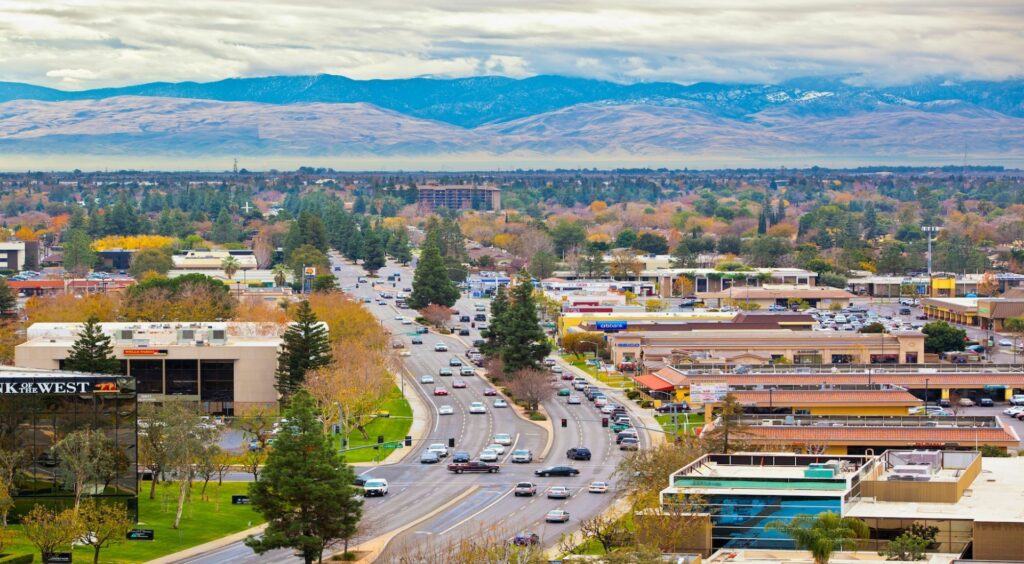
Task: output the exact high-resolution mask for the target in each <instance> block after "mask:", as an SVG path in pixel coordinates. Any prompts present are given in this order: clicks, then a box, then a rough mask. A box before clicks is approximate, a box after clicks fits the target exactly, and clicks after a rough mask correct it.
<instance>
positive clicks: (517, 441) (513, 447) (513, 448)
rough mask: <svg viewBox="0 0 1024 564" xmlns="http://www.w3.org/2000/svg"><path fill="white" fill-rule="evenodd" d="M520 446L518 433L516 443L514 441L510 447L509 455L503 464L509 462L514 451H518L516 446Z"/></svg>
mask: <svg viewBox="0 0 1024 564" xmlns="http://www.w3.org/2000/svg"><path fill="white" fill-rule="evenodd" d="M518 444H519V433H516V439H515V440H514V441H512V445H511V446H509V447H508V454H506V455H505V458H503V459H502V460H501V463H502V464H505V463H507V462H508V459H509V457H511V456H512V451H514V450H515V449H516V445H518Z"/></svg>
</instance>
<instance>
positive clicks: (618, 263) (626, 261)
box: [608, 250, 644, 278]
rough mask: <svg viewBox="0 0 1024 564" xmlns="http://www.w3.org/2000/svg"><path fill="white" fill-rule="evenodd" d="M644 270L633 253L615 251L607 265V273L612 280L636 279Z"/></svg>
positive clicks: (641, 263)
mask: <svg viewBox="0 0 1024 564" xmlns="http://www.w3.org/2000/svg"><path fill="white" fill-rule="evenodd" d="M643 270H644V263H643V261H641V260H640V259H638V258H637V257H636V254H635V253H634V252H633V251H623V250H620V251H615V252H614V253H612V260H611V262H610V263H609V264H608V273H609V274H611V276H612V277H613V278H629V277H633V278H638V277H639V276H640V273H641V272H643Z"/></svg>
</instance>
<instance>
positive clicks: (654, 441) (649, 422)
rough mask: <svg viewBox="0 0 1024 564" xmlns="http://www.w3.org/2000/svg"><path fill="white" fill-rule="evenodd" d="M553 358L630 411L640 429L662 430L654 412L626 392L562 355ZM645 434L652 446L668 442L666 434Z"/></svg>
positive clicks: (648, 432)
mask: <svg viewBox="0 0 1024 564" xmlns="http://www.w3.org/2000/svg"><path fill="white" fill-rule="evenodd" d="M552 356H553V357H554V359H555V362H557V363H558V365H559V366H561V367H562V370H568V371H569V372H571V373H572V374H573V375H575V376H581V377H583V378H585V379H586V380H587V382H589V383H590V384H591V385H592V386H597V388H599V389H600V390H601V391H603V392H604V395H606V396H608V398H610V399H612V400H614V401H615V402H616V403H618V404H619V405H621V406H623V407H625V408H626V410H627V411H629V415H630V417H632V418H633V419H634V421H635V422H636V423H637V424H638V426H639V427H641V428H644V429H661V424H660V423H658V420H657V419H655V418H654V410H652V409H643V408H641V407H640V406H639V405H637V404H636V402H634V401H633V400H631V399H629V398H627V397H626V390H623V389H620V388H613V387H611V386H609V385H608V384H605V383H604V382H601V381H600V380H598V379H597V378H594V377H593V376H591V375H590V374H589V373H587V372H586V371H585V370H583V369H581V368H578V367H576V366H573V365H572V364H571V363H569V362H567V361H566V360H565V359H564V358H562V357H561V356H560V355H557V354H555V355H552ZM644 434H645V435H647V438H648V440H649V442H650V443H651V446H655V445H658V444H661V443H663V442H665V440H666V435H665V433H662V432H659V431H647V432H646V433H644Z"/></svg>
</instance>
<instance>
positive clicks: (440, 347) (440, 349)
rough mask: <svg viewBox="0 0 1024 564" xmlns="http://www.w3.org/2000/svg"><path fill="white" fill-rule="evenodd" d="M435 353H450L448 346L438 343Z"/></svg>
mask: <svg viewBox="0 0 1024 564" xmlns="http://www.w3.org/2000/svg"><path fill="white" fill-rule="evenodd" d="M434 352H448V345H446V344H444V343H437V344H436V345H434Z"/></svg>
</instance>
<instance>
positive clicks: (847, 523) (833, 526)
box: [767, 511, 869, 564]
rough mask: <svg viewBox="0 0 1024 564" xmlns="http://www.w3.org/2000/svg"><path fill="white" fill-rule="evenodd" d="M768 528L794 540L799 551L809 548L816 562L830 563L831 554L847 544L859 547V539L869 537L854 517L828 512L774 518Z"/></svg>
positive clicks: (817, 563) (866, 527)
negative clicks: (789, 519) (790, 517)
mask: <svg viewBox="0 0 1024 564" xmlns="http://www.w3.org/2000/svg"><path fill="white" fill-rule="evenodd" d="M767 528H768V529H769V530H772V531H779V532H781V533H784V534H786V535H787V536H789V538H791V539H793V543H794V544H796V547H797V548H798V549H800V550H809V551H810V552H811V555H812V556H814V563H815V564H828V561H829V559H830V558H831V557H832V553H833V552H834V551H836V550H842V549H844V548H847V547H851V548H856V547H857V540H858V539H866V538H868V533H869V531H868V526H867V525H866V524H865V523H864V521H861V520H860V519H856V518H853V517H840V516H839V514H838V513H833V512H832V511H826V512H824V513H819V514H817V515H806V514H801V515H796V516H794V517H793V520H792V521H789V522H788V523H787V522H785V521H772V522H771V523H768V526H767Z"/></svg>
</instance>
